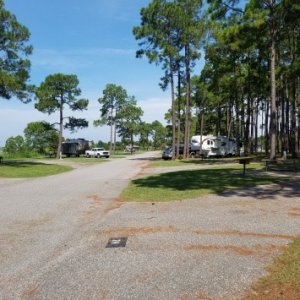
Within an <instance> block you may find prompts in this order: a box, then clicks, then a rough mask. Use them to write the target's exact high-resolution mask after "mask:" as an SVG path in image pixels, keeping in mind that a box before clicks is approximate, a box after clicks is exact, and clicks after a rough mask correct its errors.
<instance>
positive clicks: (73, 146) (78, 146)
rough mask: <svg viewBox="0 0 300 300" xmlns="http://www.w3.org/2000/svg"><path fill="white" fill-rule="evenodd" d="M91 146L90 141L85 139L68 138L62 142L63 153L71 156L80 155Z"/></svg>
mask: <svg viewBox="0 0 300 300" xmlns="http://www.w3.org/2000/svg"><path fill="white" fill-rule="evenodd" d="M89 148H90V142H89V141H87V140H85V139H72V140H66V141H65V142H63V143H62V154H64V155H66V156H67V157H70V156H72V155H74V156H77V157H79V156H80V155H81V154H85V151H86V150H88V149H89Z"/></svg>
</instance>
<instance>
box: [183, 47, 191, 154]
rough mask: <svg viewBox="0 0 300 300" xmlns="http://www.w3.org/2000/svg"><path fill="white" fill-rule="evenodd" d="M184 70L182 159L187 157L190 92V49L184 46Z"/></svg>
mask: <svg viewBox="0 0 300 300" xmlns="http://www.w3.org/2000/svg"><path fill="white" fill-rule="evenodd" d="M185 72H186V107H185V111H186V113H185V134H184V154H183V157H184V159H187V158H188V157H189V144H190V143H189V140H190V94H191V74H190V49H189V46H188V45H186V46H185Z"/></svg>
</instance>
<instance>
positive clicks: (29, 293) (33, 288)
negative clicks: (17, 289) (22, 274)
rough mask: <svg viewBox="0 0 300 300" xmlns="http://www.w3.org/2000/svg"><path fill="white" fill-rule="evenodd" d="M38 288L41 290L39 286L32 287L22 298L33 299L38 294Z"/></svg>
mask: <svg viewBox="0 0 300 300" xmlns="http://www.w3.org/2000/svg"><path fill="white" fill-rule="evenodd" d="M38 288H39V284H35V285H32V286H31V287H29V288H28V289H27V290H26V291H25V292H24V293H23V294H22V298H23V299H31V298H32V297H34V296H35V294H36V293H37V290H38Z"/></svg>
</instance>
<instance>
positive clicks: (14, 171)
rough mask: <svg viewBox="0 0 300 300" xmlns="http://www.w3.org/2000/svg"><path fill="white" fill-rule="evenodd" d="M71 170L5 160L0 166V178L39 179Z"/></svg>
mask: <svg viewBox="0 0 300 300" xmlns="http://www.w3.org/2000/svg"><path fill="white" fill-rule="evenodd" d="M72 169H73V168H71V167H69V166H62V165H55V164H44V163H39V162H32V161H26V160H5V161H4V162H2V163H1V164H0V177H7V178H21V177H40V176H48V175H55V174H59V173H62V172H66V171H70V170H72Z"/></svg>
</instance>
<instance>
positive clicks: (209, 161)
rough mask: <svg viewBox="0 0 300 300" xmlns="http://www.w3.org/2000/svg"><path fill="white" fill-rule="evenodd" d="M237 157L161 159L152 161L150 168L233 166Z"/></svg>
mask: <svg viewBox="0 0 300 300" xmlns="http://www.w3.org/2000/svg"><path fill="white" fill-rule="evenodd" d="M237 162H238V158H237V157H230V158H205V159H201V158H191V159H187V160H185V159H182V160H163V159H161V158H157V159H155V160H153V161H152V162H151V164H150V167H173V166H174V167H177V166H185V165H191V164H194V165H214V164H233V163H237Z"/></svg>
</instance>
